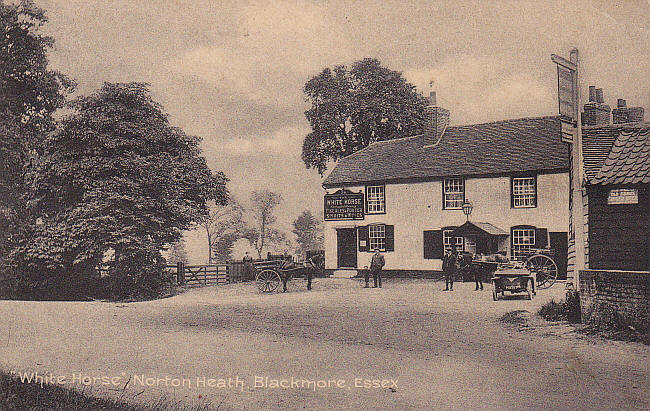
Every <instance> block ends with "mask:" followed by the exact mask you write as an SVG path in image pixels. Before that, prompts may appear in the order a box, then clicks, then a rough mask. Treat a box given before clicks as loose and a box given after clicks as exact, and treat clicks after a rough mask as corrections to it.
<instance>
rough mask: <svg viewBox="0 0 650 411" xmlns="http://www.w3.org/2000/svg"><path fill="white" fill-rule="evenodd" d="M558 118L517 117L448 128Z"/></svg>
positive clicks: (549, 116) (555, 117) (553, 117)
mask: <svg viewBox="0 0 650 411" xmlns="http://www.w3.org/2000/svg"><path fill="white" fill-rule="evenodd" d="M559 118H560V116H558V115H554V116H553V115H547V116H536V117H532V116H528V117H519V118H510V119H505V120H495V121H487V122H484V123H474V124H462V125H456V126H449V128H462V127H475V126H485V125H488V124H500V123H510V122H515V121H526V120H545V119H559Z"/></svg>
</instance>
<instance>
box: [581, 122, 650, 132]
mask: <svg viewBox="0 0 650 411" xmlns="http://www.w3.org/2000/svg"><path fill="white" fill-rule="evenodd" d="M625 127H630V128H639V129H641V128H650V121H630V122H627V123H611V124H599V125H593V126H582V128H583V129H584V130H598V129H606V130H612V129H617V128H625Z"/></svg>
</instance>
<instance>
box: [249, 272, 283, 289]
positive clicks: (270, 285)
mask: <svg viewBox="0 0 650 411" xmlns="http://www.w3.org/2000/svg"><path fill="white" fill-rule="evenodd" d="M255 281H256V282H257V288H258V289H259V290H260V291H261V292H263V293H272V292H273V291H275V290H277V289H278V287H279V286H280V283H281V282H282V279H281V278H280V274H278V273H277V272H276V271H274V270H263V271H260V273H259V274H257V277H256V279H255Z"/></svg>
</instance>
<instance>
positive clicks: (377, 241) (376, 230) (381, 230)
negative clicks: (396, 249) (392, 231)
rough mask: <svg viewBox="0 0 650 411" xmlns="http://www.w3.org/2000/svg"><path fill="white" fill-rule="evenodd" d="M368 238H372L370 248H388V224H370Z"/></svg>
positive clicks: (382, 249)
mask: <svg viewBox="0 0 650 411" xmlns="http://www.w3.org/2000/svg"><path fill="white" fill-rule="evenodd" d="M368 238H369V240H370V250H371V251H373V250H376V249H379V250H381V251H385V250H386V225H384V224H373V225H369V226H368Z"/></svg>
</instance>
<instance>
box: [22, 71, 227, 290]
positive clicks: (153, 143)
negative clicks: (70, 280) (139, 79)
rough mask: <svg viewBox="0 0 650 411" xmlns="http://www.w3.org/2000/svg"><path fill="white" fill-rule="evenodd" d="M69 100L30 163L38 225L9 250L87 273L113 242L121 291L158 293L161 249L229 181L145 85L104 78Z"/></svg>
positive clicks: (45, 266)
mask: <svg viewBox="0 0 650 411" xmlns="http://www.w3.org/2000/svg"><path fill="white" fill-rule="evenodd" d="M71 108H73V109H74V110H75V112H74V113H73V114H71V115H70V116H68V117H67V118H65V119H64V120H63V122H62V127H61V130H60V131H59V132H57V133H55V134H54V135H52V136H51V137H50V138H49V139H48V140H47V141H46V144H45V155H44V156H43V157H42V158H41V159H40V160H39V163H38V165H37V167H36V173H35V175H36V177H35V178H34V179H33V184H34V187H35V193H34V198H32V199H31V201H32V202H34V203H36V204H37V206H38V207H40V208H41V209H42V210H44V214H43V218H42V223H41V224H40V225H37V226H35V227H34V230H33V233H32V235H31V236H30V239H29V241H25V242H24V243H23V244H21V247H19V248H18V249H17V250H16V254H17V256H18V257H19V258H21V259H22V260H24V264H23V265H24V266H25V267H26V268H31V269H32V271H33V272H49V273H62V275H63V276H66V275H68V273H75V272H77V273H79V272H81V273H83V272H92V268H94V267H96V266H97V265H98V264H99V263H100V261H101V259H102V256H103V255H105V253H106V252H107V251H109V250H112V251H114V256H115V258H114V260H113V261H112V264H111V267H110V275H111V276H112V278H114V279H115V283H116V284H118V285H119V286H120V287H121V289H120V293H122V294H129V293H138V292H141V293H144V294H147V295H151V294H155V292H156V290H157V289H158V287H159V286H160V284H159V281H160V274H161V272H162V269H163V268H164V262H163V259H162V256H161V254H160V251H161V250H162V249H163V248H166V246H167V245H168V244H172V243H174V242H176V241H178V240H179V239H180V238H181V235H182V232H183V231H184V230H187V229H189V228H191V226H192V225H193V224H195V223H200V222H202V221H203V219H204V218H206V217H207V216H208V201H209V200H214V201H216V202H217V203H218V204H221V203H223V201H224V200H225V198H226V196H227V192H226V181H227V179H226V177H225V176H224V175H223V174H222V173H216V174H213V173H212V172H211V171H210V169H209V168H208V166H207V164H206V161H205V158H203V157H202V156H201V155H200V149H199V139H198V138H197V137H193V136H188V135H186V134H185V133H184V132H183V131H182V130H181V129H179V128H177V127H172V126H171V125H170V124H169V121H168V119H167V114H165V113H164V112H163V110H162V107H161V106H160V105H159V104H158V103H156V102H155V101H154V100H153V99H152V98H151V96H150V93H149V91H148V87H147V85H145V84H141V83H128V84H110V83H106V84H104V86H103V87H102V88H101V89H100V90H98V91H96V92H94V93H93V94H91V95H90V96H86V97H81V98H79V99H77V100H76V101H74V103H73V104H72V105H71Z"/></svg>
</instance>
